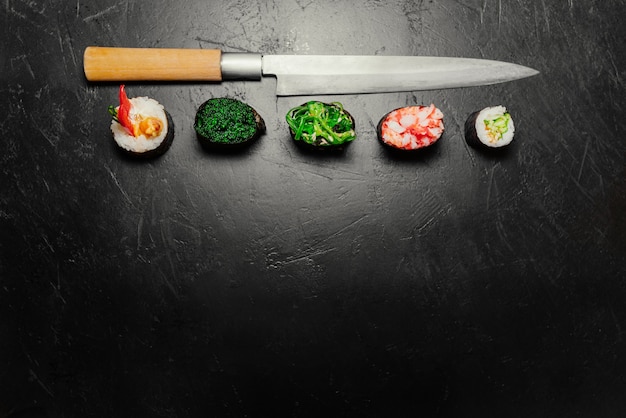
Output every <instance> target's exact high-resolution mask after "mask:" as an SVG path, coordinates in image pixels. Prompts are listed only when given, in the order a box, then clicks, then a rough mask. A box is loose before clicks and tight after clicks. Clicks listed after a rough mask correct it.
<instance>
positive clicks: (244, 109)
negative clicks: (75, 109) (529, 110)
mask: <svg viewBox="0 0 626 418" xmlns="http://www.w3.org/2000/svg"><path fill="white" fill-rule="evenodd" d="M119 103H120V104H119V105H118V106H109V113H110V114H111V116H112V118H113V120H112V122H111V131H112V133H113V138H114V139H115V142H116V143H117V145H118V146H119V147H120V148H121V149H122V150H124V151H126V152H128V153H130V154H132V155H135V156H144V157H152V156H158V155H161V154H163V153H164V152H165V151H167V150H168V149H169V147H170V145H171V143H172V140H173V139H174V124H173V123H172V118H171V117H170V115H169V113H167V112H166V111H165V109H164V108H163V106H162V105H161V104H159V103H158V102H157V101H156V100H154V99H151V98H148V97H135V98H132V99H129V98H128V97H127V95H126V91H125V87H124V85H121V86H120V89H119ZM286 120H287V123H288V125H289V130H290V133H291V137H292V138H293V139H294V141H296V142H297V143H299V144H304V145H305V146H307V147H313V148H316V149H330V148H342V147H343V146H345V145H347V144H348V143H350V142H351V141H353V140H354V139H355V138H356V131H355V120H354V118H353V117H352V115H351V114H350V113H349V112H348V111H347V110H345V109H344V108H343V105H342V104H341V103H339V102H333V103H323V102H319V101H309V102H307V103H304V104H302V105H301V106H297V107H294V108H293V109H290V110H289V112H287V115H286ZM194 129H195V131H196V133H197V136H198V138H199V140H200V141H202V143H203V144H205V145H208V146H235V145H242V144H245V143H248V142H250V141H252V140H254V139H256V138H258V137H259V136H260V135H262V134H263V133H264V132H265V122H264V121H263V118H262V117H261V115H259V113H258V112H257V111H256V110H255V109H253V108H252V107H251V106H249V105H247V104H246V103H243V102H241V101H239V100H236V99H231V98H213V99H209V100H207V101H206V102H204V103H203V104H202V105H201V106H200V107H199V109H198V111H197V113H196V117H195V121H194ZM443 132H444V125H443V113H442V112H441V110H439V109H438V108H437V107H435V105H433V104H431V105H430V106H421V105H416V106H407V107H402V108H399V109H395V110H393V111H391V112H389V113H387V114H386V115H385V116H383V118H382V119H381V120H380V122H379V123H378V126H377V137H378V139H379V140H380V141H381V142H382V143H383V144H384V145H386V146H388V147H391V148H394V149H399V150H405V151H413V150H418V149H421V148H424V147H427V146H429V145H432V144H434V143H435V142H437V140H438V139H439V138H440V137H441V135H442V134H443ZM514 133H515V127H514V124H513V120H512V119H511V115H510V114H509V113H508V112H507V110H506V108H505V107H504V106H493V107H487V108H485V109H482V110H480V111H477V112H474V113H472V114H471V115H470V116H469V117H468V118H467V121H466V123H465V139H466V141H467V142H468V144H469V145H471V146H474V147H485V148H500V147H503V146H506V145H508V144H509V143H511V141H512V140H513V135H514Z"/></svg>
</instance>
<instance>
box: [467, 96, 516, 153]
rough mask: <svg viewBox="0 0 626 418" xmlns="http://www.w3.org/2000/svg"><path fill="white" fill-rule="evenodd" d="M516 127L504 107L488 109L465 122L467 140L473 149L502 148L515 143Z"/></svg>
mask: <svg viewBox="0 0 626 418" xmlns="http://www.w3.org/2000/svg"><path fill="white" fill-rule="evenodd" d="M514 134H515V125H514V124H513V119H511V115H510V114H509V112H507V110H506V107H504V106H493V107H487V108H485V109H483V110H479V111H477V112H474V113H472V114H471V115H469V117H468V118H467V121H465V140H466V141H467V143H468V144H469V145H471V146H473V147H478V148H500V147H504V146H506V145H508V144H510V143H511V141H513V135H514Z"/></svg>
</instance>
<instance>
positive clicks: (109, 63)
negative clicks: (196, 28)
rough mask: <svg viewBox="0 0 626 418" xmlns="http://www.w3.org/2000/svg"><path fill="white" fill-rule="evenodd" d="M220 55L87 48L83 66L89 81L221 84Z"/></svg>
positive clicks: (217, 52) (216, 51) (175, 50)
mask: <svg viewBox="0 0 626 418" xmlns="http://www.w3.org/2000/svg"><path fill="white" fill-rule="evenodd" d="M221 56H222V53H221V51H220V50H219V49H178V48H111V47H97V46H90V47H87V48H86V49H85V54H84V57H83V58H84V60H83V67H84V70H85V76H86V77H87V80H89V81H147V80H150V81H221V80H222V70H221V66H220V61H221Z"/></svg>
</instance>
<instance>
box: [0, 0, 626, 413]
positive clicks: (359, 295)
mask: <svg viewBox="0 0 626 418" xmlns="http://www.w3.org/2000/svg"><path fill="white" fill-rule="evenodd" d="M624 17H626V3H625V2H624V1H623V0H608V1H597V0H559V1H550V2H548V1H529V0H518V1H508V0H498V1H496V0H459V1H453V0H444V1H438V2H432V1H423V0H420V1H403V0H396V1H389V2H380V1H374V0H371V1H356V0H345V1H327V0H321V1H316V2H312V1H299V0H296V1H294V0H289V1H286V2H278V1H276V2H261V1H250V0H246V1H224V2H203V1H197V0H196V1H181V2H167V1H152V2H139V1H136V0H127V1H119V2H114V1H109V0H105V1H92V0H76V1H73V2H67V1H66V2H64V1H60V0H42V1H37V2H35V1H20V0H7V1H5V2H3V4H2V5H1V6H0V19H1V25H2V29H1V30H2V42H0V69H1V71H0V79H1V84H0V108H1V109H2V113H1V116H0V132H1V133H2V135H1V138H2V139H1V140H0V190H1V194H0V237H1V238H0V417H108V416H115V417H160V416H163V417H197V416H203V417H206V416H216V417H218V416H219V417H222V416H224V417H229V416H232V417H235V416H237V417H239V416H249V417H257V416H266V417H276V416H294V417H318V416H350V417H352V416H358V417H374V416H411V417H413V416H425V417H429V416H481V417H484V416H507V417H530V416H532V417H572V416H581V417H620V416H624V415H625V414H626V398H625V397H624V393H625V392H626V381H625V380H626V376H625V372H626V364H625V350H626V343H625V341H624V331H623V330H624V327H626V307H625V302H624V301H625V300H626V298H625V297H626V284H625V282H624V279H625V276H626V262H625V254H626V239H625V237H624V234H625V232H626V216H625V213H626V176H625V172H624V167H625V165H624V164H625V161H626V159H625V150H626V146H625V143H624V139H623V132H624V131H625V129H626V121H625V119H624V108H625V105H626V99H625V97H626V94H625V93H626V89H625V84H624V80H625V78H626V73H625V64H626V62H625V61H626V56H625V52H626V51H625V47H624V37H625V35H626V30H625V29H624V25H623V23H622V21H623V19H624ZM88 45H100V46H131V47H134V46H137V47H188V48H220V49H222V50H224V51H251V52H262V53H296V54H320V53H331V54H378V55H395V54H415V55H440V56H465V57H476V58H488V59H497V60H503V61H510V62H516V63H519V64H523V65H527V66H530V67H533V68H536V69H537V70H539V71H541V75H539V76H536V77H533V78H530V79H525V80H521V81H516V82H513V83H507V84H501V85H497V86H488V87H480V88H468V89H453V90H440V91H430V92H409V93H387V94H374V95H347V96H317V97H315V96H314V97H313V98H314V99H318V100H326V101H328V100H339V101H341V102H342V103H343V104H344V106H345V107H346V109H348V110H349V111H350V112H351V113H352V114H353V115H354V116H355V118H356V120H357V134H358V139H357V140H356V141H355V142H354V143H353V144H352V145H351V146H350V147H349V148H348V149H347V151H346V152H345V153H344V154H342V155H318V154H310V153H304V152H302V151H301V150H299V149H298V148H297V147H296V146H295V145H294V144H293V143H292V142H291V140H290V138H289V133H288V130H287V125H286V122H285V120H284V115H285V113H286V112H287V110H288V109H289V108H290V107H292V106H294V105H297V104H300V103H302V102H303V101H305V100H307V99H308V98H303V97H287V98H276V97H275V95H274V85H275V80H272V79H264V80H263V81H262V82H232V83H224V84H194V83H163V84H129V85H128V86H127V90H128V92H129V95H130V96H140V95H147V96H150V97H153V98H155V99H157V100H159V101H160V102H161V103H163V104H164V105H165V106H166V108H167V110H168V111H169V112H170V114H171V115H172V117H173V119H174V123H175V126H176V138H175V140H174V144H173V145H172V148H171V149H170V150H169V151H168V153H167V154H165V155H164V156H163V157H162V158H160V159H157V160H151V161H147V162H145V161H144V162H137V161H132V160H129V159H127V158H124V157H123V156H122V155H120V154H119V153H118V152H117V150H116V149H115V147H114V145H113V143H112V140H111V137H110V134H109V128H108V126H109V124H110V119H109V116H108V114H107V111H106V108H107V106H108V105H109V104H114V103H115V101H116V97H117V96H116V94H117V85H113V84H91V83H88V82H87V81H86V80H85V79H84V76H83V73H82V53H83V51H84V48H85V47H86V46H88ZM221 96H228V97H234V98H237V99H240V100H243V101H245V102H247V103H249V104H250V105H252V106H253V107H255V108H256V109H257V110H258V111H259V112H260V113H261V115H263V117H264V118H265V121H266V123H267V126H268V131H267V134H266V135H265V136H264V137H262V138H261V139H260V141H258V142H257V143H255V144H254V145H253V146H252V147H250V148H249V149H246V150H245V151H243V152H241V153H237V154H216V153H209V152H206V151H205V150H203V149H202V148H201V146H200V145H199V144H198V142H197V141H196V139H195V136H194V132H193V127H192V123H193V117H194V115H195V110H196V109H197V107H198V106H199V105H200V104H201V103H202V102H203V101H204V100H207V99H209V98H211V97H221ZM422 103H423V104H430V103H435V104H436V105H437V106H438V107H439V108H441V109H442V111H443V112H444V115H445V123H446V133H445V134H444V137H443V138H442V139H441V140H440V142H439V143H438V144H437V145H436V146H434V147H433V148H432V149H430V150H426V151H425V152H423V153H420V154H418V155H417V156H415V157H399V156H398V155H395V154H390V153H388V152H387V151H386V150H385V149H383V148H382V147H381V146H380V144H379V143H378V142H377V141H376V139H375V126H376V124H377V122H378V120H379V119H380V117H382V116H383V115H384V114H385V113H386V112H388V111H389V110H391V109H394V108H397V107H400V106H404V105H410V104H422ZM495 104H504V105H506V106H507V107H508V108H509V110H510V111H511V112H512V114H513V116H514V118H515V122H516V125H517V134H516V139H515V141H514V143H513V145H512V146H510V147H509V148H508V150H507V152H505V153H501V154H497V155H491V154H484V153H480V152H477V151H476V150H474V149H472V148H469V147H468V146H467V145H466V144H465V142H464V140H463V136H462V127H463V124H464V122H465V118H466V117H467V115H469V114H470V113H471V112H472V111H474V110H477V109H479V108H481V107H484V106H488V105H495Z"/></svg>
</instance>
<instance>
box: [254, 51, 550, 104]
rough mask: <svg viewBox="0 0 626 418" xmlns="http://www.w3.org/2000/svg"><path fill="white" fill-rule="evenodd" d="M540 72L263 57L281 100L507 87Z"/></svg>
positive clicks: (428, 61) (397, 60)
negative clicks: (492, 85) (316, 96)
mask: <svg viewBox="0 0 626 418" xmlns="http://www.w3.org/2000/svg"><path fill="white" fill-rule="evenodd" d="M538 73H539V72H538V71H536V70H534V69H532V68H528V67H524V66H522V65H517V64H511V63H507V62H501V61H493V60H483V59H473V58H447V57H422V56H380V55H376V56H363V55H335V56H333V55H264V56H263V75H274V76H276V78H277V82H276V94H277V95H279V96H290V95H317V94H358V93H384V92H400V91H413V90H433V89H446V88H457V87H471V86H481V85H488V84H496V83H503V82H507V81H513V80H518V79H521V78H525V77H530V76H533V75H536V74H538Z"/></svg>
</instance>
